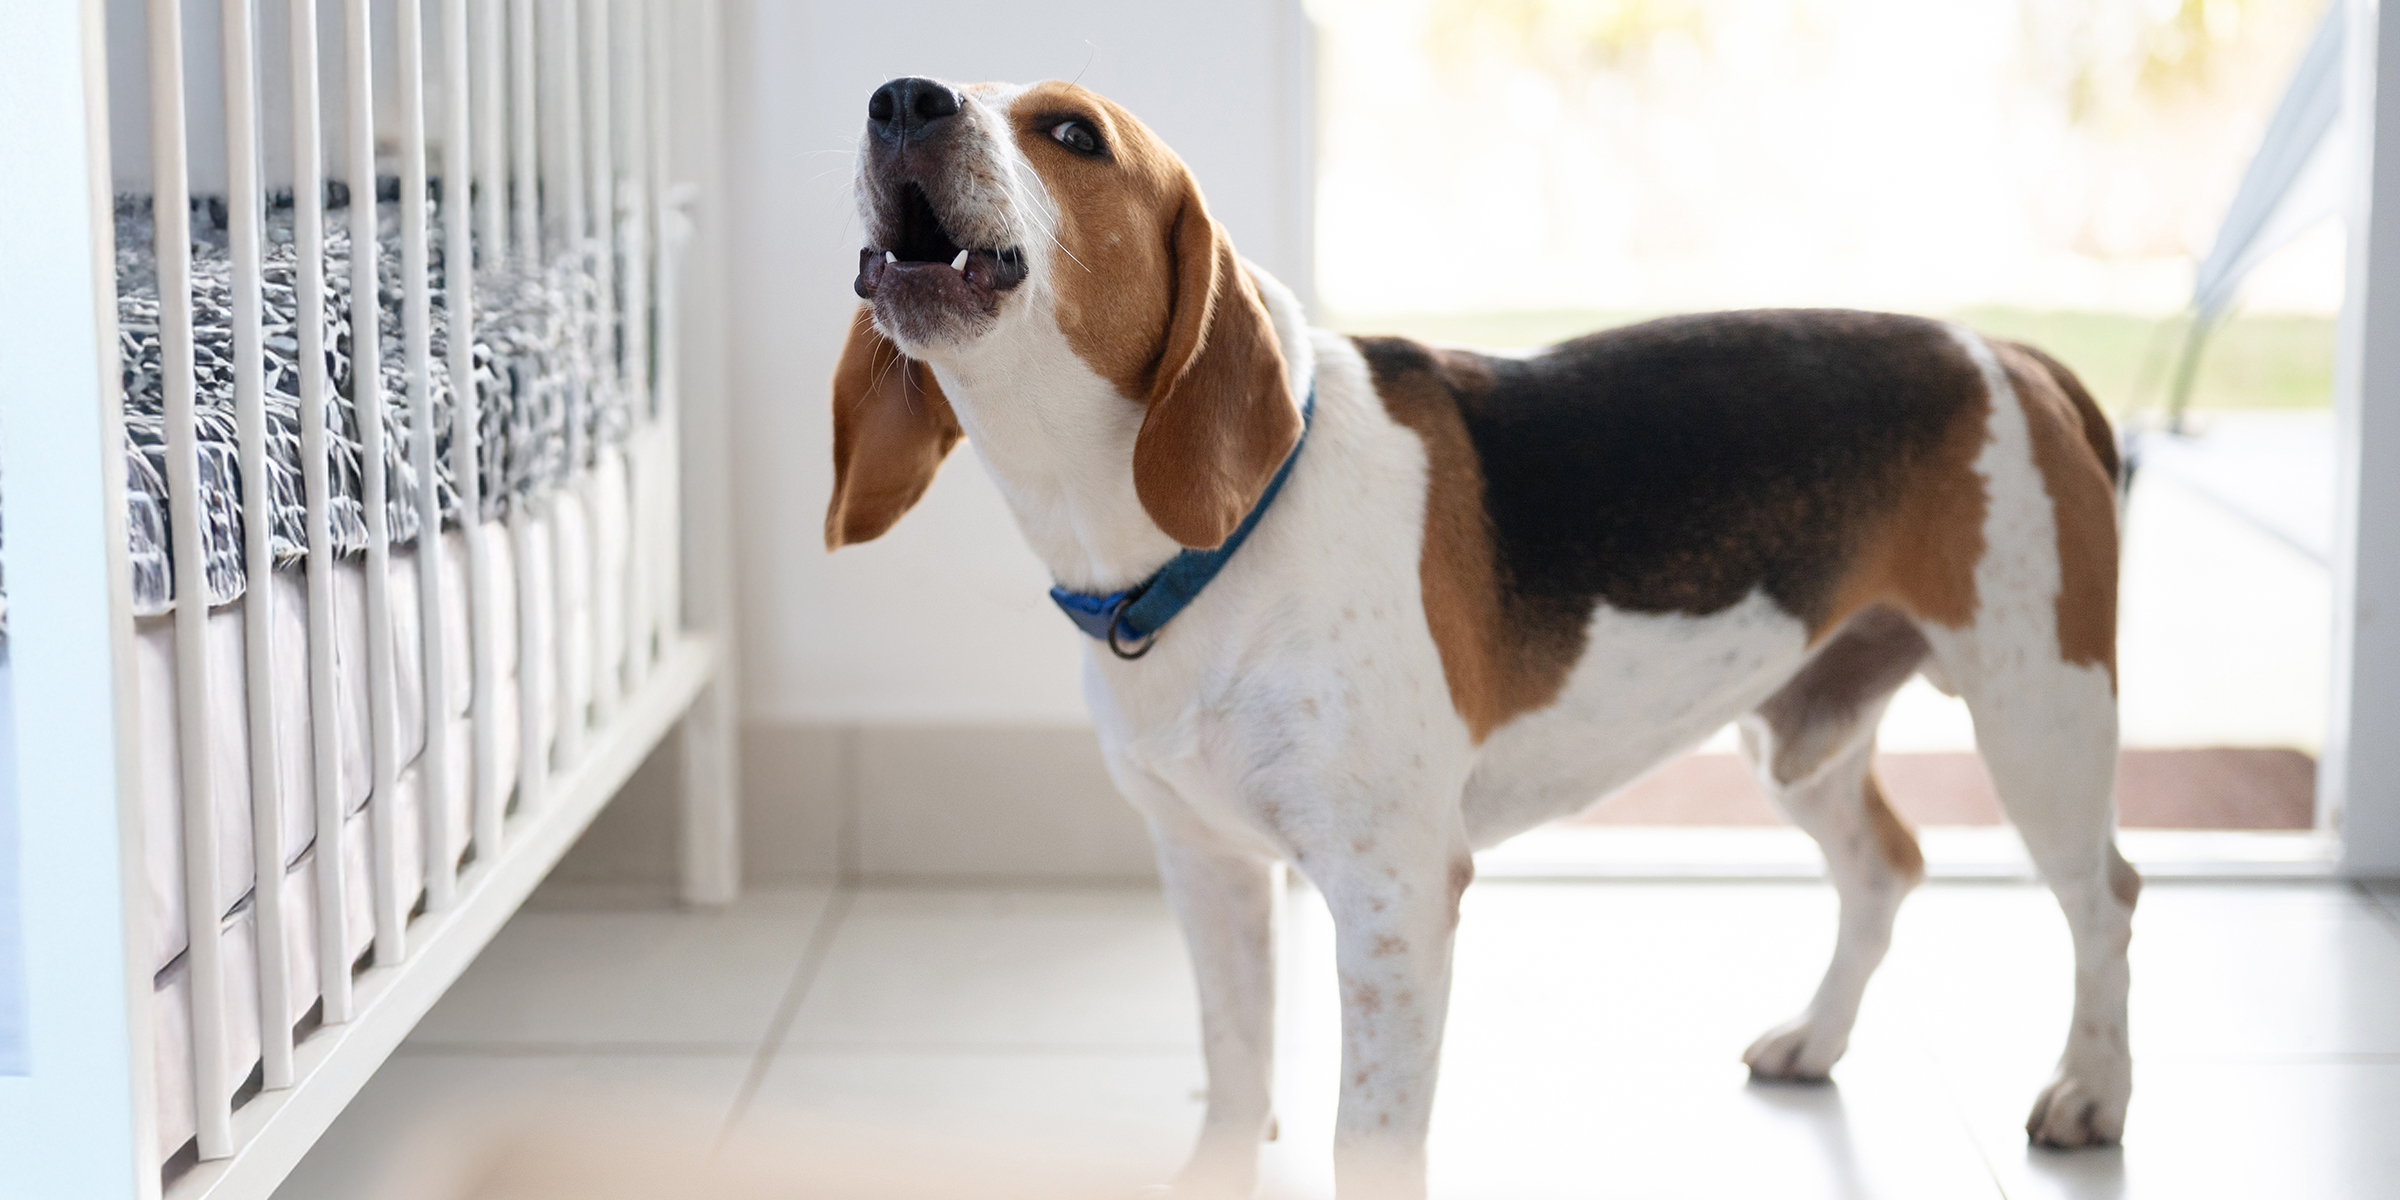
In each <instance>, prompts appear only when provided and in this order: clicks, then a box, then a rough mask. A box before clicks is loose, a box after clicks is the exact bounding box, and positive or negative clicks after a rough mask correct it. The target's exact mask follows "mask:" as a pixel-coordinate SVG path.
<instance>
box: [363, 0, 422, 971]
mask: <svg viewBox="0 0 2400 1200" xmlns="http://www.w3.org/2000/svg"><path fill="white" fill-rule="evenodd" d="M373 21H374V15H373V13H372V12H371V11H370V5H369V0H345V3H344V4H343V14H342V51H343V86H344V91H345V93H346V95H345V97H344V100H345V103H344V105H343V107H344V109H345V110H346V111H345V112H344V113H343V121H344V124H345V126H346V128H347V131H348V135H349V136H348V137H347V139H346V144H345V146H344V147H343V148H344V150H345V151H347V160H348V161H347V164H346V165H347V168H348V169H347V170H346V171H345V172H344V173H345V174H347V175H348V176H349V182H350V364H351V366H350V390H351V393H352V395H351V400H352V406H353V408H354V409H355V410H356V411H357V413H358V445H359V455H358V457H359V478H360V487H359V492H360V496H361V500H360V503H361V506H362V507H364V508H365V509H366V513H365V516H366V524H367V719H368V724H369V726H370V728H369V742H370V743H371V745H372V746H373V750H374V760H375V774H374V780H375V782H374V787H373V789H372V791H370V792H369V793H368V801H367V802H368V804H370V805H371V806H372V815H371V817H370V820H371V821H372V823H373V826H374V830H375V854H374V858H373V864H374V866H373V871H374V884H375V886H374V889H373V890H374V895H375V963H376V965H377V966H396V965H398V964H399V963H401V962H403V961H405V960H406V959H407V957H408V940H407V939H408V907H409V905H410V903H411V902H413V901H414V899H415V896H414V892H415V889H414V888H410V889H409V892H410V894H409V895H408V896H406V897H403V895H402V894H401V890H400V889H401V879H400V837H401V833H400V797H399V774H400V762H399V753H400V730H399V713H398V708H399V700H398V697H397V696H396V695H395V694H394V693H395V687H396V681H395V680H394V678H393V675H394V672H395V665H394V663H393V650H394V647H393V645H392V603H391V583H392V537H391V527H390V526H391V522H390V520H389V517H388V514H387V512H386V510H385V507H384V504H385V495H384V492H385V486H384V485H385V479H384V445H383V410H384V397H383V345H382V336H381V330H379V329H378V328H377V325H378V322H379V320H380V318H381V305H382V301H381V295H382V293H381V292H380V291H379V290H378V289H377V271H376V267H377V263H376V261H375V259H376V248H377V245H378V242H377V240H376V233H377V230H376V211H375V210H376V203H375V183H376V181H375V78H374V62H375V53H374V44H373V35H372V30H373V28H374V24H373ZM430 734H431V731H428V735H429V736H430ZM419 795H420V798H421V797H422V795H423V789H419Z"/></svg>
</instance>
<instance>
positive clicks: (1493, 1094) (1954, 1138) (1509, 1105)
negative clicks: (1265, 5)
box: [278, 882, 2400, 1200]
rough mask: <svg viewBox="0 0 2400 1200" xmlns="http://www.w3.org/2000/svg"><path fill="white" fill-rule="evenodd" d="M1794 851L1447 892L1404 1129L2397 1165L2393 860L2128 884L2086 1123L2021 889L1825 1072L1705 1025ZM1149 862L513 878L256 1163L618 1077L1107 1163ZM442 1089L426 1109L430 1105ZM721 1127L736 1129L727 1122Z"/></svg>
mask: <svg viewBox="0 0 2400 1200" xmlns="http://www.w3.org/2000/svg"><path fill="white" fill-rule="evenodd" d="M1832 917H1833V902H1832V897H1831V895H1830V893H1828V892H1827V891H1826V890H1825V889H1824V888H1822V887H1821V886H1818V885H1809V884H1787V883H1758V884H1659V883H1612V884H1599V883H1566V884H1562V883H1520V882H1489V883H1485V884H1480V885H1478V886H1477V887H1476V888H1475V889H1474V890H1473V891H1472V892H1471V893H1470V896H1469V900H1468V907H1467V912H1466V915H1465V918H1464V922H1463V925H1462V928H1461V932H1460V944H1459V957H1458V970H1457V985H1456V995H1455V999H1454V1002H1453V1005H1452V1014H1451V1026H1450V1029H1451V1033H1450V1039H1449V1049H1448V1052H1447V1055H1446V1060H1445V1068H1444V1075H1443V1079H1442V1090H1441V1098H1440V1101H1439V1106H1438V1109H1437V1111H1436V1114H1435V1122H1434V1124H1435V1135H1434V1141H1433V1146H1432V1157H1433V1162H1434V1168H1433V1183H1434V1194H1435V1195H1436V1196H1440V1197H1457V1198H1462V1200H1463V1198H1466V1197H1494V1198H1498V1197H1507V1198H1509V1200H1532V1198H1537V1197H1551V1196H1557V1197H1568V1196H1577V1197H1581V1196H1593V1195H1624V1196H1642V1197H1666V1196H1691V1197H1716V1196H1726V1197H1751V1196H1765V1195H1773V1196H1777V1197H1816V1196H1824V1197H1887V1196H1888V1197H1953V1196H1956V1197H1998V1196H2006V1197H2010V1198H2012V1200H2023V1198H2029V1197H2075V1198H2078V1200H2082V1198H2098V1197H2112V1198H2113V1197H2127V1198H2135V1200H2140V1198H2145V1197H2174V1198H2177V1200H2188V1198H2192V1197H2210V1196H2268V1195H2274V1196H2296V1197H2313V1198H2321V1200H2334V1198H2339V1197H2352V1196H2356V1197H2368V1196H2391V1195H2396V1194H2400V1137H2396V1136H2394V1134H2395V1131H2400V891H2395V890H2390V889H2383V890H2378V889H2363V888H2353V887H2350V886H2347V885H2338V884H2319V885H2290V884H2276V885H2266V884H2258V885H2238V884H2223V885H2174V884H2158V885H2154V886H2152V887H2151V888H2150V889H2149V890H2148V891H2147V892H2146V893H2145V894H2144V896H2143V905H2142V910H2141V912H2140V914H2139V915H2138V916H2137V918H2136V926H2135V931H2136V932H2135V940H2134V951H2133V953H2134V970H2135V993H2134V998H2133V1014H2134V1030H2133V1035H2134V1043H2135V1048H2136V1054H2137V1056H2138V1057H2137V1064H2138V1065H2137V1076H2136V1078H2137V1092H2136V1096H2135V1101H2134V1108H2133V1112H2132V1114H2131V1117H2130V1119H2129V1122H2128V1128H2127V1134H2126V1144H2125V1147H2124V1148H2123V1149H2122V1150H2121V1151H2120V1150H2108V1151H2094V1152H2082V1153H2075V1154H2056V1153H2048V1152H2041V1151H2032V1150H2029V1149H2027V1147H2026V1146H2025V1144H2024V1135H2023V1132H2022V1121H2023V1119H2024V1110H2025V1108H2026V1106H2027V1105H2028V1104H2029V1103H2030V1102H2031V1100H2032V1097H2033V1094H2034V1091H2035V1089H2036V1088H2037V1087H2038V1085H2039V1084H2040V1082H2041V1081H2042V1079H2043V1078H2044V1076H2045V1075H2046V1074H2047V1072H2048V1069H2049V1066H2050V1064H2051V1062H2052V1061H2053V1059H2054V1058H2055V1055H2056V1053H2057V1047H2058V1045H2059V1042H2060V1039H2061V1038H2062V1037H2063V1035H2064V1031H2065V1021H2066V1008H2067V989H2068V986H2069V983H2070V980H2071V969H2070V964H2069V962H2068V958H2067V947H2066V933H2065V928H2064V925H2063V923H2062V922H2061V921H2060V920H2059V918H2058V915H2057V912H2056V910H2055V909H2054V908H2053V907H2052V906H2051V905H2050V903H2049V900H2048V898H2047V896H2046V895H2044V894H2043V893H2041V892H2039V891H2036V890H2034V889H2031V888H2025V887H2018V886H2008V885H1966V884H1959V885H1936V886H1933V887H1929V888H1927V889H1926V890H1925V891H1923V892H1921V893H1920V894H1919V895H1918V896H1917V897H1916V898H1914V899H1913V900H1912V901H1911V902H1910V904H1909V907H1908V908H1907V909H1906V910H1904V912H1903V914H1902V917H1901V921H1900V927H1899V930H1898V933H1897V935H1896V939H1895V943H1894V947H1893V950H1892V954H1891V958H1890V960H1889V962H1888V964H1887V966H1886V968H1885V971H1884V973H1883V974H1882V975H1881V976H1880V977H1879V978H1878V980H1877V983H1876V986H1875V987H1874V988H1873V989H1872V991H1871V992H1870V993H1869V996H1868V1001H1867V1005H1866V1011H1865V1013H1864V1015H1863V1017H1862V1019H1861V1022H1860V1028H1859V1032H1858V1034H1857V1036H1856V1038H1855V1039H1854V1042H1853V1047H1852V1050H1851V1053H1850V1056H1849V1057H1848V1058H1847V1059H1845V1060H1844V1062H1843V1063H1842V1065H1841V1066H1840V1067H1839V1068H1837V1069H1836V1071H1835V1079H1836V1083H1835V1085H1834V1086H1831V1087H1819V1088H1806V1087H1775V1086H1761V1085H1753V1084H1751V1083H1749V1082H1748V1081H1747V1080H1746V1079H1745V1078H1744V1075H1743V1072H1742V1069H1741V1067H1740V1065H1739V1063H1738V1061H1737V1055H1738V1054H1739V1052H1740V1050H1741V1048H1742V1047H1743V1046H1744V1045H1746V1044H1747V1043H1748V1041H1749V1039H1750V1037H1751V1036H1752V1035H1753V1034H1755V1033H1756V1032H1758V1030H1759V1029H1761V1028H1763V1027H1765V1026H1766V1025H1768V1024H1770V1023H1772V1022H1773V1021H1775V1020H1777V1019H1779V1018H1781V1017H1783V1016H1785V1015H1788V1012H1789V1011H1790V1010H1792V1009H1795V1008H1796V1007H1797V1006H1798V1005H1799V1004H1800V1003H1801V1001H1802V1000H1803V999H1804V998H1805V997H1806V996H1807V994H1808V991H1809V989H1810V988H1811V987H1812V986H1813V984H1814V982H1815V976H1816V973H1817V970H1818V969H1819V968H1820V967H1821V966H1822V964H1823V956H1824V955H1825V953H1826V952H1827V951H1828V949H1829V948H1830V945H1831V940H1832ZM1330 941H1331V928H1330V924H1329V922H1328V920H1327V918H1326V916H1325V913H1324V909H1323V906H1322V905H1321V904H1320V903H1319V902H1318V901H1316V900H1315V898H1314V897H1313V896H1311V895H1309V894H1308V893H1305V892H1299V893H1295V894H1294V897H1293V903H1292V905H1291V909H1290V921H1289V923H1288V937H1287V944H1286V950H1285V955H1286V966H1285V980H1286V984H1285V988H1284V999H1283V1005H1284V1027H1283V1028H1284V1033H1283V1052H1282V1059H1281V1062H1280V1063H1279V1067H1278V1070H1279V1077H1280V1083H1279V1087H1280V1109H1281V1123H1282V1129H1283V1137H1282V1139H1281V1140H1280V1141H1278V1142H1276V1143H1274V1144H1272V1145H1270V1146H1268V1147H1267V1148H1266V1152H1265V1172H1264V1174H1265V1184H1264V1191H1265V1194H1266V1195H1268V1196H1270V1197H1277V1198H1284V1197H1290V1198H1300V1197H1328V1196H1330V1195H1331V1169H1330V1156H1329V1152H1328V1146H1329V1142H1330V1136H1331V1134H1330V1128H1331V1121H1332V1107H1333V1099H1334V1076H1335V1070H1334V1067H1335V1064H1336V1062H1337V1061H1338V1055H1339V1048H1338V1037H1337V1036H1336V1032H1337V1030H1336V1022H1337V1014H1336V1010H1335V1001H1334V995H1333V986H1332V985H1333V980H1332V971H1331V967H1330V961H1331V955H1330ZM1190 987H1191V985H1190V976H1189V972H1188V969H1187V968H1186V966H1185V964H1184V960H1183V951H1182V946H1181V940H1180V938H1179V936H1178V935H1177V933H1176V931H1175V929H1174V927H1173V924H1172V922H1171V921H1170V920H1169V918H1168V916H1167V912H1166V907H1165V905H1164V904H1163V902H1162V901H1161V899H1160V898H1159V896H1158V895H1157V893H1155V892H1147V891H1138V890H1127V891H1115V890H1064V889H1061V890H1039V891H999V892H990V891H985V892H966V891H959V892H940V891H879V890H869V891H861V892H855V893H844V894H838V895H837V894H829V893H827V892H822V891H820V892H807V893H802V892H792V893H770V894H763V895H758V896H753V897H750V898H747V899H745V900H744V901H743V902H742V903H741V904H740V905H737V906H736V907H735V908H734V909H733V910H731V911H730V912H726V913H721V914H681V913H674V912H669V911H626V910H623V909H622V908H611V907H607V906H583V907H579V906H578V905H576V904H575V903H573V902H572V900H571V899H569V900H566V901H561V900H559V899H558V898H556V897H552V898H550V900H549V902H547V903H544V904H541V905H538V906H536V907H533V908H529V909H528V910H527V911H525V912H523V913H521V914H519V916H518V917H517V918H516V919H515V921H513V922H512V923H511V924H510V926H509V927H508V929H507V930H505V931H504V932H503V933H502V934H501V936H500V938H499V939H498V940H497V941H496V942H495V943H494V944H493V947H492V948H491V950H489V951H488V952H487V953H486V954H485V955H484V957H483V958H482V959H481V960H480V961H479V962H478V963H477V964H476V965H475V967H474V968H473V969H472V970H471V971H470V972H469V973H468V975H467V977H466V978H465V979H464V980H462V981H461V982H460V984H459V986H458V987H457V988H456V989H454V990H453V992H452V993H451V995H450V996H449V997H448V998H446V999H445V1000H444V1001H443V1002H442V1004H441V1005H440V1007H438V1008H437V1009H436V1010H435V1011H434V1013H433V1014H432V1015H431V1016H430V1017H429V1018H428V1019H427V1020H426V1022H425V1024H424V1025H423V1026H422V1027H421V1028H420V1030H419V1031H418V1033H417V1034H416V1035H415V1036H414V1037H412V1038H411V1039H410V1041H409V1042H408V1043H407V1044H405V1045H403V1046H402V1048H401V1049H400V1051H399V1052H398V1053H397V1054H396V1055H395V1056H394V1058H393V1059H392V1060H391V1062H390V1063H389V1064H387V1065H386V1066H385V1067H384V1069H383V1070H382V1071H381V1072H380V1073H379V1074H378V1075H377V1076H376V1078H375V1079H374V1080H373V1081H372V1082H371V1083H370V1084H369V1085H368V1087H367V1089H366V1091H365V1092H364V1093H363V1094H362V1095H361V1097H360V1099H359V1101H358V1102H357V1104H355V1105H354V1106H353V1107H352V1108H351V1109H350V1110H349V1111H348V1112H346V1113H345V1114H344V1115H343V1116H342V1118H341V1119H340V1120H339V1121H337V1122H336V1123H335V1125H334V1127H333V1129H332V1130H331V1131H330V1132H329V1133H328V1135H327V1136H326V1138H325V1140H324V1141H323V1142H321V1143H320V1144H319V1146H318V1148H317V1149H316V1150H315V1151H313V1152H312V1153H311V1154H310V1155H309V1157H308V1158H307V1160H306V1161H305V1162H304V1163H303V1164H302V1165H301V1167H300V1169H299V1170H298V1171H297V1172H295V1173H294V1175H293V1176H292V1178H291V1180H290V1182H288V1183H287V1184H286V1185H285V1186H284V1188H283V1189H282V1190H281V1191H280V1192H279V1193H278V1196H279V1197H280V1198H281V1200H317V1198H324V1200H334V1198H340V1200H350V1198H351V1197H357V1196H362V1195H368V1194H371V1182H372V1181H373V1180H374V1179H375V1178H376V1177H377V1176H378V1175H379V1174H380V1173H381V1172H382V1171H383V1170H385V1169H386V1168H387V1167H388V1166H389V1165H390V1164H391V1163H392V1162H393V1160H394V1158H395V1155H396V1154H397V1153H399V1151H397V1150H396V1147H400V1146H404V1145H406V1144H408V1141H407V1139H408V1137H409V1136H410V1135H411V1131H414V1130H419V1129H422V1128H424V1127H425V1126H426V1123H427V1122H428V1121H429V1120H445V1121H449V1122H453V1123H459V1122H463V1123H465V1124H466V1125H472V1123H473V1120H474V1114H475V1113H477V1112H481V1111H490V1110H491V1109H492V1108H493V1107H494V1106H499V1105H505V1104H507V1103H508V1102H509V1101H510V1100H511V1099H512V1098H516V1099H522V1100H525V1101H528V1102H531V1103H536V1104H539V1105H540V1106H542V1109H543V1111H544V1112H546V1113H547V1114H549V1115H550V1116H552V1117H554V1118H563V1119H567V1120H570V1121H571V1120H573V1119H575V1117H576V1115H577V1114H579V1113H582V1112H585V1111H591V1112H602V1111H606V1110H608V1109H609V1108H610V1107H611V1106H614V1105H620V1104H627V1103H635V1102H646V1103H649V1104H651V1105H653V1106H654V1107H656V1106H664V1107H665V1108H666V1109H668V1110H670V1111H673V1112H675V1113H678V1114H680V1120H679V1121H672V1122H663V1123H660V1124H659V1125H657V1126H656V1127H657V1128H660V1129H664V1130H677V1131H680V1132H679V1133H666V1134H661V1135H660V1136H668V1137H674V1136H680V1137H683V1138H686V1139H687V1140H695V1141H696V1140H697V1139H700V1138H703V1137H711V1138H713V1137H716V1136H718V1135H719V1134H722V1133H730V1135H731V1136H732V1137H733V1138H735V1139H737V1140H738V1139H741V1138H744V1137H745V1136H747V1135H750V1134H753V1133H755V1134H760V1135H763V1140H765V1141H766V1142H767V1143H768V1144H769V1145H770V1147H771V1148H772V1149H773V1151H774V1152H777V1153H783V1154H786V1155H788V1156H789V1157H790V1159H791V1162H792V1167H791V1174H792V1178H794V1179H795V1180H797V1179H801V1178H805V1177H806V1175H807V1173H808V1170H809V1162H808V1158H807V1156H808V1155H809V1154H810V1153H812V1152H814V1151H812V1150H811V1149H810V1145H811V1144H810V1143H809V1142H807V1141H806V1139H794V1140H789V1141H776V1140H774V1139H776V1138H778V1137H780V1136H782V1132H783V1131H785V1130H788V1129H790V1128H794V1127H796V1125H795V1124H794V1123H796V1122H806V1121H812V1120H813V1121H819V1122H823V1121H833V1122H840V1123H844V1124H847V1125H851V1126H857V1127H863V1128H871V1129H882V1130H889V1131H893V1132H894V1133H895V1134H897V1135H900V1136H905V1137H924V1138H927V1139H931V1140H933V1141H934V1142H937V1143H945V1142H951V1141H968V1142H977V1143H982V1144H986V1145H989V1144H1000V1145H1005V1146H1009V1147H1012V1148H1021V1149H1025V1150H1028V1151H1034V1152H1042V1153H1051V1154H1060V1155H1072V1156H1076V1157H1077V1158H1079V1159H1082V1160H1084V1161H1087V1162H1090V1163H1094V1164H1098V1165H1100V1166H1102V1167H1104V1168H1105V1169H1106V1172H1107V1173H1108V1174H1109V1175H1110V1176H1111V1177H1119V1178H1122V1179H1123V1180H1125V1181H1126V1182H1127V1183H1128V1184H1129V1185H1130V1184H1133V1183H1138V1182H1146V1181H1151V1180H1155V1179H1157V1178H1160V1177H1163V1176H1164V1175H1165V1174H1166V1173H1167V1172H1168V1171H1170V1170H1171V1169H1172V1168H1173V1167H1174V1166H1175V1165H1176V1163H1177V1161H1178V1159H1179V1157H1180V1155H1181V1153H1182V1151H1183V1149H1184V1148H1185V1145H1186V1142H1187V1139H1188V1138H1189V1137H1190V1136H1191V1133H1192V1131H1193V1129H1194V1127H1195V1125H1196V1123H1197V1120H1198V1117H1199V1113H1200V1089H1201V1087H1202V1076H1201V1070H1200V1065H1199V1061H1198V1058H1199V1055H1198V1039H1197V1037H1196V1013H1195V1011H1194V1005H1193V1002H1192V999H1191V996H1190ZM454 1127H457V1126H454ZM753 1140H754V1141H756V1140H762V1139H759V1138H754V1139H753Z"/></svg>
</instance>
